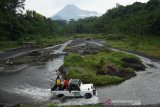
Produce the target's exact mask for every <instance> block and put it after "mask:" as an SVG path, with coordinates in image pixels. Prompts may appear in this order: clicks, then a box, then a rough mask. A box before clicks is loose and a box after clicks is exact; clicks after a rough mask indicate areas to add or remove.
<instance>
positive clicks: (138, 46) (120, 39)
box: [74, 33, 160, 58]
mask: <svg viewBox="0 0 160 107" xmlns="http://www.w3.org/2000/svg"><path fill="white" fill-rule="evenodd" d="M74 38H93V39H94V38H95V39H102V40H104V41H106V44H107V45H109V46H111V47H115V48H120V49H125V50H132V51H138V52H141V53H144V54H145V55H148V56H153V57H158V58H160V48H159V47H160V37H159V36H156V35H125V34H116V33H115V34H77V35H75V36H74Z"/></svg>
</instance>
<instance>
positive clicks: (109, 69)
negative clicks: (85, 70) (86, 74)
mask: <svg viewBox="0 0 160 107" xmlns="http://www.w3.org/2000/svg"><path fill="white" fill-rule="evenodd" d="M117 72H118V68H117V67H116V65H115V64H112V63H110V64H105V65H103V66H102V68H101V69H100V71H98V72H97V74H99V75H111V76H116V73H117Z"/></svg>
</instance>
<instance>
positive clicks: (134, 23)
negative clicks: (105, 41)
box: [66, 0, 160, 36]
mask: <svg viewBox="0 0 160 107" xmlns="http://www.w3.org/2000/svg"><path fill="white" fill-rule="evenodd" d="M159 19H160V1H159V0H149V1H148V2H147V3H141V2H135V3H133V4H132V5H127V6H122V5H119V6H117V7H115V8H113V9H110V10H108V11H107V12H106V13H105V14H103V15H102V16H100V17H90V18H85V19H80V20H78V21H73V20H72V21H70V23H69V24H68V25H67V28H68V29H69V30H70V31H69V33H73V34H76V33H78V34H84V33H86V34H91V33H93V34H97V33H106V34H110V33H124V34H129V35H130V34H137V35H140V36H142V35H153V36H156V35H157V36H158V35H160V20H159ZM66 33H67V32H66Z"/></svg>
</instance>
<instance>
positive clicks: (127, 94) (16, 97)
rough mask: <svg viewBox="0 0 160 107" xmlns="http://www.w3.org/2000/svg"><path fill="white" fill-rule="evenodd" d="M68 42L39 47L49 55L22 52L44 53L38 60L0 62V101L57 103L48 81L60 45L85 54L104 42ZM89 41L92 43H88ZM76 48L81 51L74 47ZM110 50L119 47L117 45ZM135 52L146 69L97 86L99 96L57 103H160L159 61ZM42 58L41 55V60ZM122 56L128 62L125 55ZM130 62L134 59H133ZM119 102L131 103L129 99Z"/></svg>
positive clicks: (60, 56)
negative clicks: (109, 101)
mask: <svg viewBox="0 0 160 107" xmlns="http://www.w3.org/2000/svg"><path fill="white" fill-rule="evenodd" d="M74 41H76V42H74ZM70 42H71V41H69V42H66V43H64V44H60V45H58V46H56V48H55V46H53V47H48V48H45V49H42V50H50V51H47V52H46V55H47V56H48V54H49V55H52V57H48V58H47V56H45V55H44V53H43V52H44V51H42V50H41V49H40V51H35V50H32V51H30V52H25V54H27V55H29V56H33V57H35V58H36V56H41V55H42V56H43V55H44V57H40V59H38V60H35V61H31V62H27V63H25V62H23V63H20V64H16V63H12V64H7V63H2V62H1V63H2V64H1V67H0V72H1V73H0V84H1V87H0V104H1V105H5V104H7V105H15V104H33V105H34V104H36V105H37V104H48V103H60V102H59V101H57V100H54V101H53V100H50V97H51V94H50V84H51V83H52V80H54V79H55V78H56V72H55V70H57V69H58V68H59V67H60V66H62V65H63V63H64V62H63V59H64V54H65V53H64V52H62V51H63V49H65V51H66V52H67V53H68V54H69V53H70V52H71V51H70V49H71V48H75V49H74V50H73V51H76V52H79V54H82V55H88V54H96V53H97V52H99V51H100V50H101V47H103V45H104V43H103V41H100V40H73V42H72V43H71V44H70V45H69V46H68V47H66V46H67V45H68V44H69V43H70ZM76 43H78V44H79V45H78V47H76V45H77V44H76ZM88 43H89V44H90V46H92V47H90V46H88V45H87V44H88ZM65 47H66V48H65ZM79 47H82V48H79ZM97 47H98V48H97ZM90 48H93V50H94V51H90ZM76 49H77V50H80V51H77V50H76ZM81 49H82V50H81ZM83 49H84V50H83ZM102 50H103V49H102ZM112 50H114V51H119V50H117V49H112ZM124 53H126V52H124ZM127 53H128V52H127ZM0 54H1V55H2V54H3V56H4V54H6V55H7V53H0ZM17 54H18V55H17ZM22 54H23V55H24V52H20V53H16V54H12V55H11V57H15V56H16V57H18V56H19V55H20V56H19V57H21V55H22ZM33 54H36V55H33ZM128 54H131V53H128ZM23 55H22V56H23ZM134 55H135V54H134ZM24 56H25V55H24ZM135 56H137V57H139V58H140V59H141V60H142V63H143V65H145V66H146V68H145V71H143V72H136V74H137V76H134V77H132V78H131V79H128V80H126V81H124V82H122V83H120V84H118V85H111V86H106V87H97V91H98V97H95V98H93V99H90V100H84V99H67V100H66V102H63V103H60V105H84V104H97V103H100V102H102V103H105V102H106V101H108V100H107V99H110V100H111V101H112V104H113V105H117V103H114V102H115V101H116V100H123V101H124V100H125V101H127V100H130V101H132V100H134V101H138V102H140V103H138V104H142V105H149V104H155V105H158V104H159V103H160V100H159V99H160V96H159V95H160V93H159V90H160V87H159V86H160V81H159V78H160V62H154V61H152V60H150V59H147V58H145V57H142V56H138V55H135ZM11 57H10V56H6V57H3V60H4V59H5V58H6V59H8V58H11ZM41 58H42V59H43V58H44V59H43V60H42V59H41ZM15 59H16V58H15ZM33 59H34V58H33ZM123 60H124V61H126V62H128V59H127V60H126V59H123ZM131 62H132V61H131ZM133 62H134V63H135V61H133ZM133 62H132V63H133ZM107 68H108V66H107ZM13 71H14V73H13ZM140 71H141V70H140ZM4 72H7V73H4ZM118 104H119V105H121V104H122V105H132V103H118ZM133 104H134V103H133Z"/></svg>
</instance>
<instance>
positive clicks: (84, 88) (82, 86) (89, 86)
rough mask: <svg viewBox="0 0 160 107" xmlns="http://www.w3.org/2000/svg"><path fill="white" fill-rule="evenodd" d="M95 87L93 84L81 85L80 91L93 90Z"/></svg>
mask: <svg viewBox="0 0 160 107" xmlns="http://www.w3.org/2000/svg"><path fill="white" fill-rule="evenodd" d="M92 86H93V85H92V84H81V87H80V89H81V90H88V89H89V90H92V88H91V87H92Z"/></svg>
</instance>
